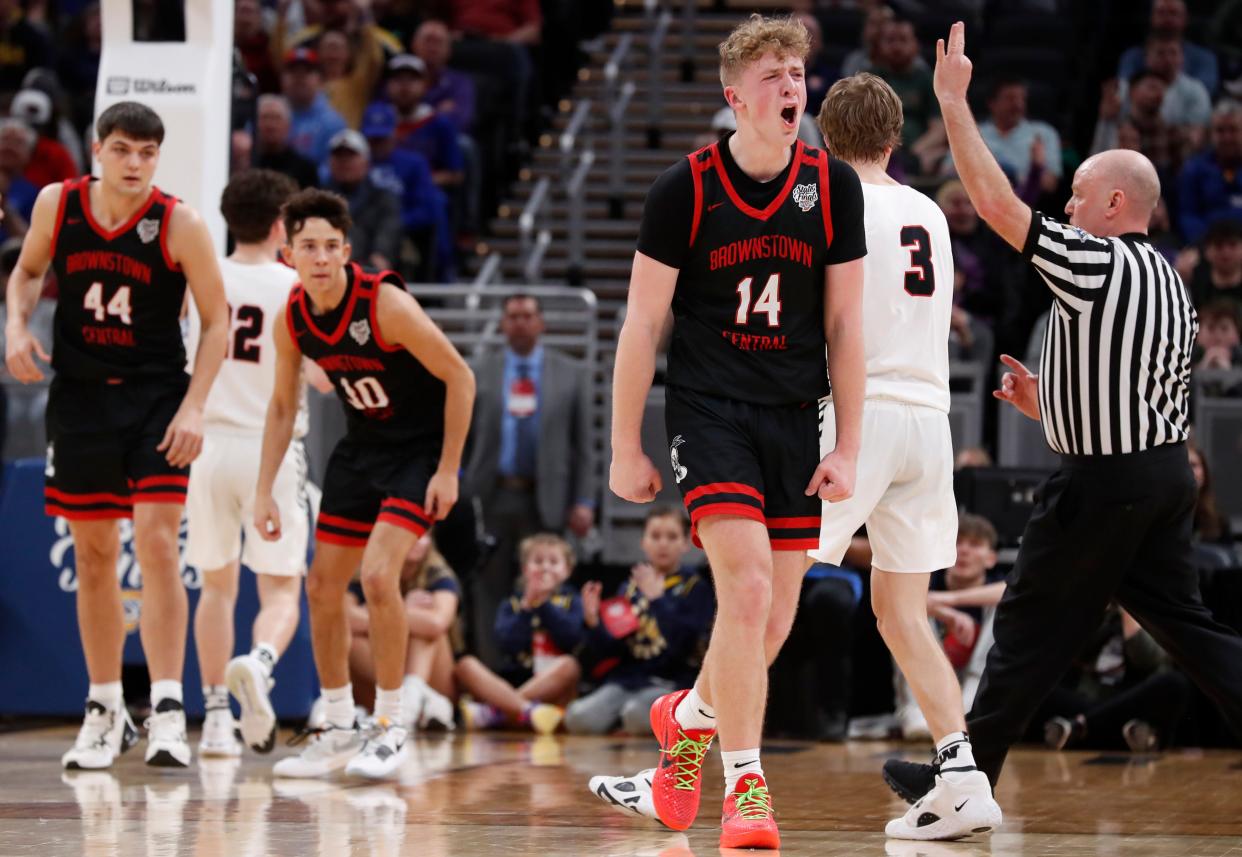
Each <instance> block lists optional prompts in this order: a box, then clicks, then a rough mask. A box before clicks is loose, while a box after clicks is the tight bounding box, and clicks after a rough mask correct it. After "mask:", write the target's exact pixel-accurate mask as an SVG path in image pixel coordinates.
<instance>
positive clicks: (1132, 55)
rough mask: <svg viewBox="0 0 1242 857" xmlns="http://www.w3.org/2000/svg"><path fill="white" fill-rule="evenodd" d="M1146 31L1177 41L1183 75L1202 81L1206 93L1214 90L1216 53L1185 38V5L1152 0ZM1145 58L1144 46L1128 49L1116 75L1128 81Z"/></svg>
mask: <svg viewBox="0 0 1242 857" xmlns="http://www.w3.org/2000/svg"><path fill="white" fill-rule="evenodd" d="M1148 32H1149V33H1152V34H1155V35H1158V36H1163V37H1165V38H1170V39H1176V40H1177V41H1178V42H1180V43H1181V46H1182V55H1183V57H1185V71H1186V74H1188V75H1190V76H1191V77H1193V78H1195V79H1196V80H1198V81H1199V82H1200V83H1202V84H1203V86H1204V87H1205V88H1206V89H1207V91H1208V93H1209V94H1211V93H1213V92H1215V91H1216V87H1217V85H1218V84H1219V83H1220V74H1219V71H1218V68H1217V62H1216V54H1214V53H1212V51H1210V50H1209V49H1208V48H1205V47H1203V46H1202V45H1196V44H1194V43H1192V42H1188V41H1186V40H1185V35H1186V4H1185V2H1183V0H1155V2H1153V3H1152V4H1151V22H1150V24H1149V28H1148ZM1146 61H1147V60H1146V51H1145V49H1144V46H1143V45H1134V46H1133V47H1130V48H1127V49H1126V51H1125V53H1123V54H1122V55H1121V61H1120V62H1119V63H1118V64H1117V76H1118V77H1120V78H1121V79H1122V80H1129V79H1130V78H1131V77H1133V76H1134V75H1135V74H1137V73H1138V71H1139V70H1140V69H1141V68H1143V65H1144V63H1145V62H1146Z"/></svg>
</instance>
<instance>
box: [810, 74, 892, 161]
mask: <svg viewBox="0 0 1242 857" xmlns="http://www.w3.org/2000/svg"><path fill="white" fill-rule="evenodd" d="M903 121H904V120H903V118H902V112H901V99H900V98H898V97H897V93H896V92H894V91H893V88H892V87H891V86H889V85H888V84H887V83H886V82H885V81H884V79H883V78H881V77H877V76H876V75H874V74H871V73H870V72H865V71H860V72H859V73H858V74H855V75H853V76H851V77H843V78H841V79H840V80H838V81H837V82H836V83H834V84H833V85H832V88H831V89H829V90H828V95H827V96H825V97H824V104H823V106H822V107H820V109H819V117H818V119H817V123H818V124H819V130H820V131H821V132H822V133H823V135H824V145H826V146H827V147H828V151H829V152H831V153H832V155H833V157H836V158H840V159H842V160H845V161H862V162H872V161H879V160H881V159H882V158H883V157H884V150H885V149H887V148H889V147H892V148H896V147H897V146H898V144H900V143H901V125H902V122H903Z"/></svg>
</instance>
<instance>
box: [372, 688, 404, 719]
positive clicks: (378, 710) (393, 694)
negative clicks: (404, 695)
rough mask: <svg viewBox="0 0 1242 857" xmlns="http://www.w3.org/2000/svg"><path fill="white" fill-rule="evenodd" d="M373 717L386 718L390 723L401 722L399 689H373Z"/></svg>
mask: <svg viewBox="0 0 1242 857" xmlns="http://www.w3.org/2000/svg"><path fill="white" fill-rule="evenodd" d="M375 716H376V718H377V719H378V718H380V717H386V718H388V721H389V722H390V723H400V722H401V688H399V687H398V688H397V689H396V690H384V689H383V688H382V687H377V688H375Z"/></svg>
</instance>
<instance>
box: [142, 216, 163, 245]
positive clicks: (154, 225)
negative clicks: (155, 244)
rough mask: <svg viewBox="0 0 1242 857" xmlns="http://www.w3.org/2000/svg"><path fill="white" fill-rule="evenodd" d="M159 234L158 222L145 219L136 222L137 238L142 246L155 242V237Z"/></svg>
mask: <svg viewBox="0 0 1242 857" xmlns="http://www.w3.org/2000/svg"><path fill="white" fill-rule="evenodd" d="M159 234H160V222H159V221H158V220H152V219H151V218H149V217H148V218H147V219H146V220H140V221H138V237H139V238H141V239H142V243H143V244H150V243H151V242H152V241H154V240H155V236H157V235H159Z"/></svg>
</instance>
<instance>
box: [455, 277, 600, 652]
mask: <svg viewBox="0 0 1242 857" xmlns="http://www.w3.org/2000/svg"><path fill="white" fill-rule="evenodd" d="M500 329H501V332H503V333H504V335H505V339H506V341H507V347H506V348H505V349H504V350H503V351H492V352H489V353H487V354H484V355H483V356H482V357H481V358H479V359H477V360H475V361H474V362H473V364H472V368H473V369H474V372H475V377H476V378H477V383H478V393H477V396H476V401H475V408H474V423H473V425H472V426H471V430H470V448H469V451H468V452H467V459H466V473H465V479H464V482H463V489H464V490H463V492H462V493H463V495H464V496H473V497H476V498H478V500H479V501H480V504H481V506H482V510H483V523H484V526H485V528H486V529H487V531H488V533H490V534H491V536H492V537H493V538H494V539H495V540H496V544H495V550H494V552H493V553H492V554H491V556H490V558H489V559H488V561H487V563H486V564H485V565H484V567H483V568H482V569H481V570H480V572H479V574H478V575H477V576H476V577H475V579H474V581H473V584H472V596H473V602H474V604H473V610H472V616H471V621H472V622H473V625H474V633H475V651H476V652H477V654H478V655H479V657H480V658H482V659H483V661H484V662H486V663H487V664H489V665H491V666H493V667H495V666H497V665H498V664H499V663H500V661H501V657H500V655H501V653H500V652H499V651H498V650H497V648H496V645H495V642H494V640H493V633H492V626H493V624H494V623H495V619H496V608H497V606H498V605H499V604H500V602H501V601H502V600H504V599H505V598H506V597H508V595H509V594H510V592H511V591H512V590H513V578H514V574H515V570H516V566H515V564H514V563H515V557H516V552H517V544H518V542H519V541H520V540H521V539H522V538H524V537H525V536H528V535H530V534H532V533H535V532H538V531H541V530H543V531H549V532H557V533H559V532H562V531H564V530H565V529H569V530H570V531H571V532H573V533H574V534H575V535H577V536H579V537H582V536H585V535H586V534H587V533H588V532H589V531H590V529H591V527H592V526H593V525H594V523H595V498H596V486H595V468H594V467H593V466H592V462H593V456H594V450H593V449H592V448H591V444H590V439H589V427H590V411H589V404H590V386H589V384H590V378H589V374H588V372H587V368H586V367H585V366H583V365H582V364H581V363H579V362H578V361H576V360H573V359H572V358H570V357H567V356H565V355H564V354H561V353H559V352H557V351H553V350H550V349H545V348H544V347H543V346H542V345H541V344H540V342H539V339H540V336H542V334H543V331H544V319H543V309H542V307H541V306H540V303H539V299H538V298H535V297H533V296H531V295H524V294H515V295H511V296H509V297H508V298H506V299H505V303H504V315H503V316H502V318H501V323H500Z"/></svg>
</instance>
